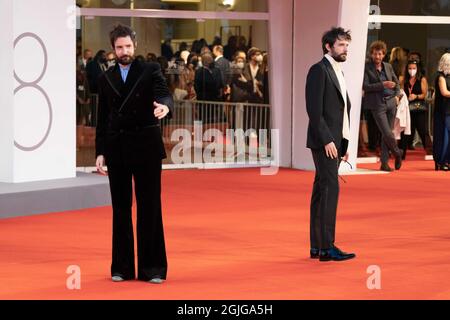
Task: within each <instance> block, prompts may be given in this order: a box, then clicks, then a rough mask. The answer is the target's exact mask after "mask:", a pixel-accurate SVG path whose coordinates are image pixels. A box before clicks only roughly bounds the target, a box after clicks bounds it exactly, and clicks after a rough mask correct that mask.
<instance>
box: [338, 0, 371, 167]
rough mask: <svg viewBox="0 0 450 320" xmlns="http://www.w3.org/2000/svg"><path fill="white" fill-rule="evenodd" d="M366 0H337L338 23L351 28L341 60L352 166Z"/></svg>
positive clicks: (360, 83)
mask: <svg viewBox="0 0 450 320" xmlns="http://www.w3.org/2000/svg"><path fill="white" fill-rule="evenodd" d="M369 6H370V0H358V1H355V0H341V5H340V13H339V25H340V26H341V27H343V28H345V29H350V30H351V31H352V42H351V47H350V54H349V59H348V61H347V62H345V63H344V66H343V70H344V72H345V81H346V83H347V87H348V94H349V96H350V100H351V102H352V109H351V114H350V119H351V120H350V121H351V122H350V133H351V141H350V145H349V149H348V150H349V155H350V157H349V162H350V163H351V164H352V166H353V170H356V159H357V157H358V141H359V139H358V138H359V124H360V117H361V100H362V83H363V79H364V66H365V58H366V48H367V33H368V23H369ZM349 170H350V167H349V166H348V165H344V164H342V165H341V171H349Z"/></svg>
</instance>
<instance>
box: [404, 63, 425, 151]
mask: <svg viewBox="0 0 450 320" xmlns="http://www.w3.org/2000/svg"><path fill="white" fill-rule="evenodd" d="M404 74H405V76H401V77H400V86H401V87H402V88H403V90H404V91H405V93H406V95H407V97H408V101H409V104H410V113H411V135H405V134H403V133H402V139H401V142H400V144H401V147H402V149H403V159H405V158H406V151H407V149H408V146H409V145H410V143H411V140H412V139H414V136H415V132H416V130H417V132H418V133H419V136H420V139H421V140H422V144H423V147H424V149H425V151H427V150H429V149H430V148H431V138H430V137H429V134H428V110H427V102H426V98H427V94H428V82H427V79H426V77H424V76H423V75H422V72H421V68H420V65H419V63H418V62H417V61H409V62H408V64H407V66H406V70H405V72H404ZM416 106H418V107H416Z"/></svg>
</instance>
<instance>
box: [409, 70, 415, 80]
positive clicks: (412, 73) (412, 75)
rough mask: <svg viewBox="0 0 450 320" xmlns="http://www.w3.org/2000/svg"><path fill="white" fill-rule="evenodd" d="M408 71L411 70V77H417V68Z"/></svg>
mask: <svg viewBox="0 0 450 320" xmlns="http://www.w3.org/2000/svg"><path fill="white" fill-rule="evenodd" d="M408 72H409V75H410V76H411V77H413V78H414V77H415V76H416V74H417V70H415V69H410V70H408Z"/></svg>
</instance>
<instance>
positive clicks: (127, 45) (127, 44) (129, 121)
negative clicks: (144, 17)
mask: <svg viewBox="0 0 450 320" xmlns="http://www.w3.org/2000/svg"><path fill="white" fill-rule="evenodd" d="M110 40H111V45H112V47H113V49H114V51H115V54H116V56H117V63H116V65H115V67H111V68H110V69H109V70H107V71H106V72H105V73H103V74H102V75H101V76H100V78H99V81H98V84H99V105H98V124H97V134H96V154H97V169H98V170H99V171H100V172H102V173H105V172H104V171H103V167H104V166H105V165H106V166H107V167H108V177H109V183H110V190H111V199H112V206H113V243H112V249H113V250H112V265H111V275H112V280H113V281H115V282H119V281H125V280H132V279H135V277H136V272H135V256H134V236H133V223H132V218H131V207H132V180H133V179H134V185H135V194H136V203H137V250H138V275H137V277H138V279H139V280H142V281H149V282H151V283H162V282H163V280H165V279H166V275H167V258H166V249H165V242H164V231H163V222H162V213H161V166H162V163H161V161H162V159H163V158H165V157H166V154H165V151H164V144H163V141H162V136H161V128H160V126H159V120H160V119H163V118H165V117H167V116H171V114H172V109H173V99H172V96H171V94H170V93H169V89H168V87H167V83H166V80H165V78H164V76H163V75H162V72H161V69H160V66H159V65H158V64H156V63H148V64H147V63H145V62H139V61H137V60H135V59H134V50H135V47H136V36H135V32H134V31H133V30H131V28H129V27H126V26H121V25H119V26H117V27H115V28H114V30H113V31H112V32H111V34H110Z"/></svg>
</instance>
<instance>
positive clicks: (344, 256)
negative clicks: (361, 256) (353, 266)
mask: <svg viewBox="0 0 450 320" xmlns="http://www.w3.org/2000/svg"><path fill="white" fill-rule="evenodd" d="M354 257H356V255H355V254H354V253H346V252H342V251H341V250H340V249H339V248H338V247H332V248H331V249H323V250H320V253H319V260H320V261H344V260H349V259H353V258H354Z"/></svg>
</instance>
